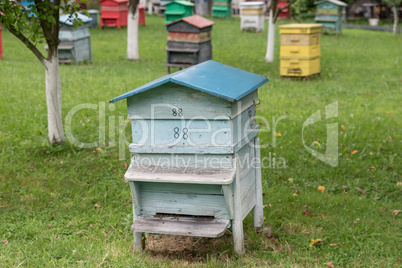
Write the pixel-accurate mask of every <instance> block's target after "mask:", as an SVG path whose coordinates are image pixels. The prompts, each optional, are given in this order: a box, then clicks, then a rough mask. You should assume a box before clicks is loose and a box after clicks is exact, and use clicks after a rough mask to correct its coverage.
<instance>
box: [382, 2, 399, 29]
mask: <svg viewBox="0 0 402 268" xmlns="http://www.w3.org/2000/svg"><path fill="white" fill-rule="evenodd" d="M383 2H384V3H385V4H387V5H389V6H391V9H392V13H393V14H394V27H393V30H392V31H393V32H394V34H396V30H397V27H398V21H399V18H398V15H399V14H398V7H399V6H400V5H401V4H402V0H383Z"/></svg>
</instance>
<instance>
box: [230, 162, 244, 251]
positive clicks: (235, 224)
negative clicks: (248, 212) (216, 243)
mask: <svg viewBox="0 0 402 268" xmlns="http://www.w3.org/2000/svg"><path fill="white" fill-rule="evenodd" d="M234 192H235V193H234V207H235V208H234V209H235V213H234V220H233V221H232V230H233V244H234V251H235V253H236V254H238V255H241V254H244V233H243V213H242V204H241V191H240V167H239V165H238V164H237V167H236V178H235V189H234Z"/></svg>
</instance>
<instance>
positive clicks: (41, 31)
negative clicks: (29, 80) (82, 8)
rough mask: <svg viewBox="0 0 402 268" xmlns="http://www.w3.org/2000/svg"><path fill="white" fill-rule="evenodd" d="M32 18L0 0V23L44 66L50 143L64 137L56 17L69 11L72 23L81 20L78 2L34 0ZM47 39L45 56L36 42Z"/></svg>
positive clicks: (4, 0)
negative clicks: (77, 13) (33, 15)
mask: <svg viewBox="0 0 402 268" xmlns="http://www.w3.org/2000/svg"><path fill="white" fill-rule="evenodd" d="M28 8H29V9H30V10H31V11H32V12H33V13H34V14H35V18H34V19H33V20H32V21H31V22H30V21H29V18H28V12H26V10H24V8H23V7H21V5H20V4H19V3H17V2H16V1H13V0H0V23H2V24H3V25H4V26H5V27H6V28H7V29H8V30H9V31H10V32H11V33H12V34H13V35H14V36H15V37H17V38H18V39H19V40H21V42H23V43H24V44H25V45H26V46H27V48H28V49H29V50H31V51H32V53H33V54H34V55H35V56H36V57H37V58H38V59H39V61H40V62H41V63H42V64H43V65H44V66H45V69H46V104H47V114H48V136H49V141H50V143H52V144H54V143H61V142H63V141H64V132H63V121H62V113H61V84H60V71H59V59H58V54H57V49H58V45H59V29H60V25H59V17H60V12H63V13H65V14H69V15H70V20H71V21H72V22H73V25H74V27H77V26H78V25H79V24H80V23H82V21H81V20H80V19H79V18H77V17H76V16H74V12H76V11H78V10H79V5H78V4H77V3H75V1H73V3H69V2H67V1H65V2H64V1H63V3H62V4H61V3H60V0H53V1H52V2H51V1H50V0H34V4H32V5H30V6H29V7H28ZM43 41H46V43H47V45H48V50H47V57H45V56H44V55H43V54H42V53H41V52H40V51H39V50H38V48H37V45H39V44H42V43H43Z"/></svg>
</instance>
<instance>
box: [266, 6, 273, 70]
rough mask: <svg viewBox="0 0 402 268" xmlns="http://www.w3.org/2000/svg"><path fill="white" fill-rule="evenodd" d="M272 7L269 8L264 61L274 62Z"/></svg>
mask: <svg viewBox="0 0 402 268" xmlns="http://www.w3.org/2000/svg"><path fill="white" fill-rule="evenodd" d="M273 21H274V12H273V8H272V7H271V9H270V10H269V19H268V41H267V54H266V55H265V61H266V62H274V47H275V23H274V22H273Z"/></svg>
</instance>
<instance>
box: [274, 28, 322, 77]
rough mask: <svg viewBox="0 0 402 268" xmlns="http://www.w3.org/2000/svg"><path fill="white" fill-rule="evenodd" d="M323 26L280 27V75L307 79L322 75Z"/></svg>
mask: <svg viewBox="0 0 402 268" xmlns="http://www.w3.org/2000/svg"><path fill="white" fill-rule="evenodd" d="M321 27H322V25H321V24H287V25H281V26H279V32H280V34H281V47H280V75H281V76H298V77H307V76H310V75H312V74H318V73H320V56H321V54H320V32H321Z"/></svg>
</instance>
